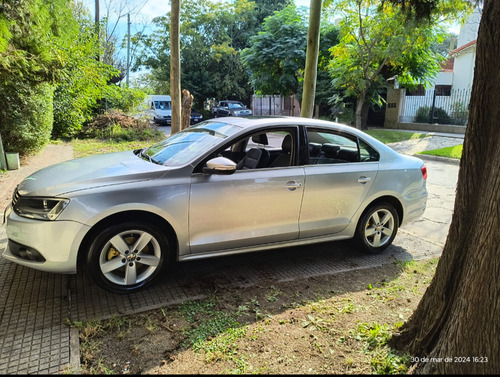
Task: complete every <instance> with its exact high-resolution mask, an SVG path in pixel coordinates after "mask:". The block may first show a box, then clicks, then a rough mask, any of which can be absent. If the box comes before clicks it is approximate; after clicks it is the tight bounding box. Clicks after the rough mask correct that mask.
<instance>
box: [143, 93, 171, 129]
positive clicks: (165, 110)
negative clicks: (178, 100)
mask: <svg viewBox="0 0 500 377" xmlns="http://www.w3.org/2000/svg"><path fill="white" fill-rule="evenodd" d="M145 101H146V103H147V104H148V106H149V109H150V113H151V116H152V117H153V121H154V122H155V123H156V124H170V123H171V119H172V99H171V98H170V96H165V95H158V94H154V95H150V96H146V98H145Z"/></svg>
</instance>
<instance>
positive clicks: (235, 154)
mask: <svg viewBox="0 0 500 377" xmlns="http://www.w3.org/2000/svg"><path fill="white" fill-rule="evenodd" d="M294 135H295V132H293V131H292V130H279V129H278V130H269V131H257V132H254V133H252V134H250V135H247V136H245V137H244V138H242V139H239V140H237V141H236V142H234V143H232V144H231V145H228V146H227V147H226V148H224V149H223V150H222V151H220V152H219V153H218V155H219V156H222V157H227V158H229V159H230V160H232V161H234V162H235V163H236V164H237V166H236V170H250V169H265V168H278V167H286V166H291V165H295V155H296V153H295V144H296V143H295V141H294V140H295V136H294Z"/></svg>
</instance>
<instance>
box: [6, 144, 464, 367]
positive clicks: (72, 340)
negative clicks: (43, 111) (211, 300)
mask: <svg viewBox="0 0 500 377" xmlns="http://www.w3.org/2000/svg"><path fill="white" fill-rule="evenodd" d="M427 141H428V142H430V141H429V140H427ZM455 141H457V140H456V139H455ZM460 143H461V141H460V140H459V141H458V144H460ZM398 147H400V145H397V146H395V149H396V148H398ZM70 158H72V151H71V148H68V146H67V145H64V144H61V145H50V146H49V147H47V148H46V149H45V150H44V151H43V153H41V154H40V155H38V156H35V157H33V158H32V159H30V160H29V161H27V162H25V163H24V164H23V163H22V167H21V169H19V170H17V171H9V172H8V173H7V174H6V175H2V176H1V177H0V207H1V209H2V210H3V207H5V205H6V203H8V202H9V200H10V195H11V193H12V190H13V188H14V187H15V185H16V184H17V182H19V181H20V180H22V179H23V178H24V177H26V176H28V175H29V174H31V172H33V171H35V170H38V169H40V168H42V167H44V166H47V165H50V164H53V163H56V162H59V161H64V160H67V159H70ZM426 164H427V167H428V191H429V204H428V208H427V210H426V212H425V214H424V217H423V218H422V219H421V220H419V221H417V222H415V223H412V224H409V225H407V226H405V227H403V228H401V229H400V232H399V233H398V236H397V237H396V239H395V241H394V244H393V245H392V246H391V247H390V248H388V249H387V250H386V251H385V252H384V253H382V254H381V255H366V254H363V253H360V252H359V251H357V250H355V249H353V248H352V247H351V245H350V243H349V242H347V241H345V242H344V241H343V242H336V243H333V242H330V243H324V244H321V245H311V246H307V247H296V248H287V249H281V250H273V251H268V252H265V253H252V254H244V255H239V256H231V257H222V258H214V259H208V260H204V261H193V262H186V263H179V264H177V265H174V266H173V267H172V268H171V269H170V272H169V274H168V275H167V276H166V277H165V279H164V280H163V281H161V282H160V283H159V284H157V285H155V286H153V287H151V288H149V289H146V290H143V291H141V292H138V293H134V294H131V295H115V294H111V293H109V292H106V291H103V290H102V289H100V288H98V287H97V286H96V285H94V284H93V283H92V282H91V281H90V280H89V278H88V277H87V275H86V274H84V273H79V274H77V275H57V274H50V273H44V272H40V271H35V270H31V269H28V268H25V267H22V266H18V265H16V264H13V263H10V262H7V261H6V260H5V259H3V258H0V292H1V294H0V373H1V374H61V373H70V372H72V373H76V372H78V370H79V354H80V350H79V341H78V331H77V330H75V329H72V328H70V327H69V326H68V325H67V324H66V321H67V320H71V321H81V320H89V319H104V318H109V317H112V316H114V315H124V314H130V313H134V312H140V311H145V310H149V309H154V308H158V307H162V306H166V305H170V304H175V303H180V302H182V301H185V300H195V299H200V298H203V297H206V295H207V294H208V293H209V288H210V287H212V286H213V283H214V281H217V282H223V283H225V284H232V285H234V286H236V287H238V286H241V287H246V286H252V285H256V284H259V283H260V282H266V284H269V282H271V284H272V282H273V281H276V282H280V281H291V280H296V279H303V278H308V277H313V276H319V275H324V274H335V273H338V272H343V271H347V270H353V269H363V268H369V267H374V266H379V265H382V264H386V263H392V262H393V261H394V260H395V259H405V260H408V259H424V258H430V257H436V256H439V255H440V254H441V251H442V247H443V245H444V242H445V239H446V234H447V229H448V227H449V223H450V220H451V213H452V211H453V203H454V194H455V186H456V179H457V175H458V165H457V164H449V163H444V162H441V161H426ZM5 246H6V236H5V228H4V227H3V226H0V252H2V251H3V249H4V248H5ZM304 255H307V257H304Z"/></svg>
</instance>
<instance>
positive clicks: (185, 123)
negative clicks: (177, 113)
mask: <svg viewBox="0 0 500 377" xmlns="http://www.w3.org/2000/svg"><path fill="white" fill-rule="evenodd" d="M192 104H193V96H192V95H191V93H189V90H187V89H183V90H182V110H181V111H182V117H181V130H183V129H184V128H188V127H189V126H190V124H191V106H192Z"/></svg>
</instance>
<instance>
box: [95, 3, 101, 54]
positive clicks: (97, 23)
mask: <svg viewBox="0 0 500 377" xmlns="http://www.w3.org/2000/svg"><path fill="white" fill-rule="evenodd" d="M99 19H100V15H99V0H95V31H96V34H97V61H98V62H100V61H101V42H100V37H99V32H100V31H99V29H100V26H99Z"/></svg>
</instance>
